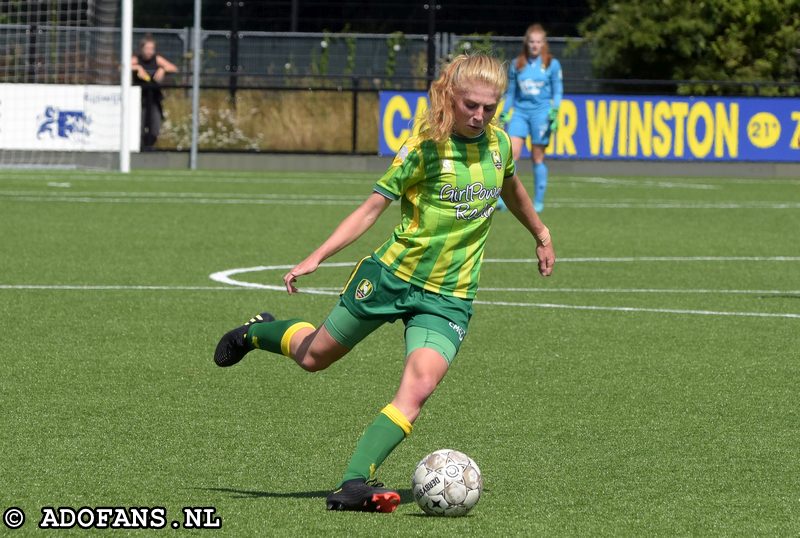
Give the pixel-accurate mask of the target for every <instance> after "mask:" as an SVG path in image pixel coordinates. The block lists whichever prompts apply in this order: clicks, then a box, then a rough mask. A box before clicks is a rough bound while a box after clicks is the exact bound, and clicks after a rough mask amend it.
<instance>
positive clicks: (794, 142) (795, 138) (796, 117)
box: [789, 112, 800, 149]
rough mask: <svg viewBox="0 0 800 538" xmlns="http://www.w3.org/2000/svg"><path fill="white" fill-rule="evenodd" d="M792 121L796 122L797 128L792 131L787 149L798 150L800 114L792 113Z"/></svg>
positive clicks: (799, 144) (799, 147)
mask: <svg viewBox="0 0 800 538" xmlns="http://www.w3.org/2000/svg"><path fill="white" fill-rule="evenodd" d="M792 119H793V120H794V121H796V122H797V126H796V127H795V129H794V134H793V135H792V139H791V140H790V141H789V147H790V148H792V149H800V112H792Z"/></svg>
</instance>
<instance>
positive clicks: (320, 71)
mask: <svg viewBox="0 0 800 538" xmlns="http://www.w3.org/2000/svg"><path fill="white" fill-rule="evenodd" d="M331 38H332V36H331V33H330V32H329V31H328V30H325V31H324V32H323V33H322V41H320V42H319V51H317V50H316V49H314V51H313V53H312V60H311V72H312V73H313V74H315V75H327V74H328V64H329V62H330V45H331Z"/></svg>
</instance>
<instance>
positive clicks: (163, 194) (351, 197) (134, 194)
mask: <svg viewBox="0 0 800 538" xmlns="http://www.w3.org/2000/svg"><path fill="white" fill-rule="evenodd" d="M0 196H8V197H14V196H37V197H38V196H48V197H51V198H59V197H66V198H69V197H71V196H75V197H97V198H126V197H131V198H232V199H252V198H265V199H279V200H285V199H298V200H307V199H319V200H348V201H363V200H364V196H359V195H355V194H294V193H286V194H283V193H252V194H251V193H241V192H238V193H228V192H170V191H141V192H140V191H72V190H69V191H64V190H58V191H52V190H49V191H46V190H29V191H11V190H9V191H4V190H0ZM582 201H585V200H582Z"/></svg>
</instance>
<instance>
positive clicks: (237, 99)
mask: <svg viewBox="0 0 800 538" xmlns="http://www.w3.org/2000/svg"><path fill="white" fill-rule="evenodd" d="M146 34H150V35H152V36H153V37H154V38H155V40H156V42H157V48H158V52H159V53H160V54H161V55H163V56H164V57H166V58H167V59H169V60H171V61H172V62H173V63H175V64H176V65H177V66H178V68H179V73H178V74H176V75H171V76H169V77H168V78H167V79H166V81H165V83H164V85H165V87H166V89H165V94H166V99H165V101H164V112H165V122H164V125H163V128H162V131H161V137H160V138H159V141H158V145H157V147H158V148H161V149H186V148H187V147H188V144H189V138H188V137H189V136H190V135H189V133H190V118H191V103H190V101H191V99H190V88H191V79H192V72H191V71H192V50H193V43H192V29H190V28H183V29H173V30H170V29H157V28H137V29H135V30H134V34H133V38H134V47H136V44H137V42H138V41H139V40H140V39H141V38H142V37H144V36H145V35H146ZM201 36H202V37H201V39H202V49H203V56H202V60H203V62H202V67H201V73H200V87H201V94H200V119H201V126H200V127H201V131H200V140H199V142H200V147H201V149H205V150H211V149H213V150H233V151H242V150H244V151H306V152H331V153H375V152H376V151H377V129H378V105H377V101H378V99H377V93H378V91H379V90H382V89H419V90H422V89H425V88H426V87H427V85H428V83H429V81H430V77H428V76H427V72H428V69H427V68H428V45H429V43H428V36H427V35H417V34H413V35H409V34H402V33H392V34H357V33H279V32H238V33H231V32H226V31H203V32H202V33H201ZM119 41H120V33H119V29H118V28H111V27H74V26H47V25H38V26H36V27H35V28H31V27H29V26H28V27H26V26H25V25H9V24H0V82H37V83H71V84H81V83H82V84H94V83H104V84H117V83H119V65H120V58H119V52H118V51H119ZM521 43H522V40H521V37H501V36H482V35H471V36H464V35H455V34H447V33H439V34H436V35H435V38H434V43H433V49H434V51H435V58H436V59H437V62H439V63H441V62H443V61H446V60H447V59H448V58H449V57H452V56H453V55H455V54H458V53H461V52H469V51H490V52H491V53H493V54H495V55H496V56H497V57H498V58H500V59H501V60H506V61H509V60H512V59H513V58H514V57H516V55H517V54H518V53H519V51H520V49H521ZM549 43H550V49H551V52H552V53H553V55H554V56H555V57H557V58H558V59H559V61H560V62H561V65H562V68H563V72H564V86H565V92H566V93H573V94H575V93H596V92H607V93H621V94H625V93H639V94H641V93H650V94H667V95H669V94H675V93H678V92H681V91H686V89H687V88H688V89H689V90H691V89H692V88H698V87H700V86H701V85H705V86H706V87H707V88H712V89H713V88H715V87H716V88H717V89H719V88H722V89H723V90H726V91H727V92H728V93H737V92H738V93H740V94H745V95H747V94H749V95H758V94H761V93H762V90H764V89H768V90H769V91H773V92H774V89H775V88H776V87H779V86H781V85H779V84H775V83H762V82H751V83H732V82H719V81H653V80H604V79H597V78H594V77H593V76H592V70H591V51H590V50H589V49H588V48H587V47H585V46H582V44H581V41H580V40H579V39H577V38H574V39H568V38H552V37H551V38H549ZM99 45H102V46H99ZM101 51H102V52H101ZM108 51H111V52H108Z"/></svg>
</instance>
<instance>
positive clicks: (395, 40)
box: [385, 32, 406, 77]
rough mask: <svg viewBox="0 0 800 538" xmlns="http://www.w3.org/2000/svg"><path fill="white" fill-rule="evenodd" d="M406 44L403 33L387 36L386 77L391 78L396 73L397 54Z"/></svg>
mask: <svg viewBox="0 0 800 538" xmlns="http://www.w3.org/2000/svg"><path fill="white" fill-rule="evenodd" d="M405 44H406V36H405V35H404V34H403V32H393V33H392V34H390V35H389V38H388V39H387V40H386V50H387V53H386V67H385V71H386V76H387V77H392V76H394V74H395V71H397V53H398V52H400V51H401V50H402V48H403V45H405Z"/></svg>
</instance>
